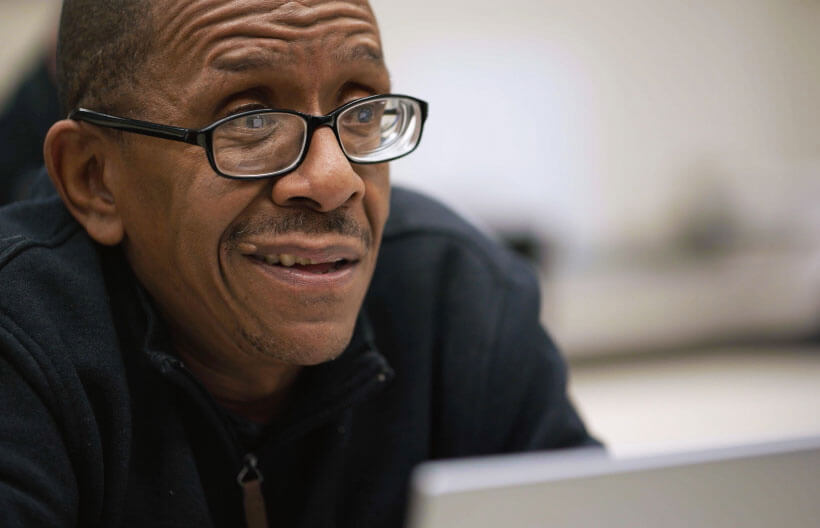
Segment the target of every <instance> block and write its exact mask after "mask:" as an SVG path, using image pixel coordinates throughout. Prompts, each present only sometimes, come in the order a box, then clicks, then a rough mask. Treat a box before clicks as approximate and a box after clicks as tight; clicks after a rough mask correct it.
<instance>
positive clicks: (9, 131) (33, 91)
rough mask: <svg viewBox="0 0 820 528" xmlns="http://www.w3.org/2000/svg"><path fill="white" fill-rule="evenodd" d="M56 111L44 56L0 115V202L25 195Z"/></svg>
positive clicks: (1, 203) (55, 102)
mask: <svg viewBox="0 0 820 528" xmlns="http://www.w3.org/2000/svg"><path fill="white" fill-rule="evenodd" d="M59 114H60V109H59V103H58V101H57V88H56V87H55V85H54V81H53V80H52V77H51V74H50V72H49V69H48V61H47V60H46V59H45V58H44V59H43V60H41V61H39V64H38V66H37V68H36V69H34V70H33V71H32V72H31V73H29V74H28V75H27V76H26V77H25V78H24V79H23V81H22V83H21V84H20V85H19V86H18V87H17V90H16V91H15V92H14V93H13V94H12V96H11V98H10V99H8V100H7V101H6V103H5V104H4V105H3V112H2V114H0V205H3V204H7V203H9V202H13V201H16V200H20V199H23V198H26V197H28V196H29V194H30V191H31V185H32V183H33V180H34V175H35V174H36V173H37V171H38V170H39V169H40V168H41V167H42V166H43V140H44V139H45V137H46V132H48V129H49V128H50V127H51V125H52V124H53V123H54V122H55V121H57V120H58V119H59V118H60V115H59Z"/></svg>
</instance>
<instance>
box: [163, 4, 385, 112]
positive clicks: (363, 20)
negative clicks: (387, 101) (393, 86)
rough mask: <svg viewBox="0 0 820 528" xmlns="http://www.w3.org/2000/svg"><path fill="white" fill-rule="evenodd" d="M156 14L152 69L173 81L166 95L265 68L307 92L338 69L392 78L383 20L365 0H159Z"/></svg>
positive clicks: (270, 74)
mask: <svg viewBox="0 0 820 528" xmlns="http://www.w3.org/2000/svg"><path fill="white" fill-rule="evenodd" d="M152 18H153V20H154V24H153V25H154V28H155V32H154V35H155V42H154V50H155V52H154V57H155V60H153V61H151V62H152V63H153V64H152V66H149V67H150V68H151V70H152V72H153V73H154V77H155V79H154V80H155V81H157V82H158V83H159V84H160V85H162V84H164V82H163V81H165V80H169V81H170V83H169V88H168V90H167V91H166V90H165V89H163V88H161V87H160V88H159V91H160V92H161V94H158V95H161V96H162V97H169V96H172V95H173V94H171V93H170V92H172V90H173V89H172V88H170V86H171V85H176V87H177V88H179V86H180V83H182V84H183V85H186V84H187V83H193V84H198V85H210V87H211V88H213V87H215V86H218V85H220V86H221V85H222V84H229V83H232V82H233V81H234V80H235V79H236V78H239V77H242V76H243V75H244V76H245V77H252V76H257V78H259V77H258V75H259V74H262V75H264V76H268V77H276V78H277V79H278V80H280V81H287V82H289V83H291V85H292V87H293V88H295V89H297V90H299V91H301V92H303V93H304V92H307V91H309V89H310V86H308V85H309V84H311V83H312V84H313V85H314V86H318V85H320V84H321V83H323V82H324V83H328V82H330V81H329V79H331V78H332V77H333V76H334V75H337V76H338V75H339V72H353V73H355V72H362V74H363V75H365V76H367V75H369V74H372V75H373V76H382V77H383V78H384V79H385V81H386V82H385V83H382V84H385V85H386V84H388V83H389V80H388V77H387V70H386V67H385V65H384V61H383V58H382V49H381V40H380V35H379V30H378V26H377V24H376V20H375V17H374V15H373V12H372V10H371V8H370V6H369V4H368V3H367V1H365V0H303V1H300V2H294V1H290V2H285V1H282V0H193V1H192V0H179V1H173V2H162V1H159V2H155V3H154V13H153V17H152ZM368 72H370V73H368ZM334 82H335V81H334ZM147 88H149V89H150V88H151V87H150V86H149V87H147ZM191 95H195V94H194V93H189V94H188V96H191ZM180 97H181V96H180Z"/></svg>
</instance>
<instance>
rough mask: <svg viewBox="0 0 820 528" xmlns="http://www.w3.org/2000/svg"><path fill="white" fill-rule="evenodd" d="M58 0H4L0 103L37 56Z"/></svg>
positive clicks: (0, 17) (0, 14)
mask: <svg viewBox="0 0 820 528" xmlns="http://www.w3.org/2000/svg"><path fill="white" fill-rule="evenodd" d="M56 5H58V2H56V1H54V0H26V1H23V0H0V103H2V101H3V100H4V99H5V97H6V96H7V95H8V94H9V90H11V89H12V88H13V87H14V85H15V84H16V83H17V81H18V80H19V79H20V75H22V73H23V72H24V71H25V69H26V68H28V67H29V65H30V64H31V62H32V61H34V60H35V59H36V56H37V53H38V50H39V49H40V46H42V44H43V42H44V40H45V35H46V34H47V32H48V31H49V28H50V26H51V24H53V23H54V20H55V17H56V16H57V14H56V12H57V8H56V7H55V6H56Z"/></svg>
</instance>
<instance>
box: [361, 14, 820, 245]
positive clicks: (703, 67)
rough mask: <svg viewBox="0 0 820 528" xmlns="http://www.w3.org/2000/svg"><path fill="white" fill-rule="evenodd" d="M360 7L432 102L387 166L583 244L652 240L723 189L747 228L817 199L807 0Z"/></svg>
mask: <svg viewBox="0 0 820 528" xmlns="http://www.w3.org/2000/svg"><path fill="white" fill-rule="evenodd" d="M374 8H375V10H376V12H377V15H378V16H379V19H380V22H381V25H382V30H383V33H384V35H383V38H384V43H385V48H386V51H387V54H388V61H389V64H390V65H391V66H392V70H393V76H394V86H395V89H396V90H398V91H406V92H411V93H414V94H418V95H419V96H421V97H424V98H427V99H428V100H429V102H430V103H431V116H430V120H429V128H428V130H427V132H426V137H425V138H424V145H423V146H422V147H421V149H420V150H419V151H418V153H417V155H414V156H413V157H412V158H409V159H407V160H404V161H400V162H398V163H396V164H395V167H394V176H395V180H397V181H400V182H406V183H407V184H412V185H416V186H419V187H423V188H425V189H428V190H430V191H432V192H434V193H435V194H437V195H439V196H441V197H443V198H444V199H446V200H448V201H450V202H451V203H453V204H455V205H456V206H457V207H460V208H462V209H466V210H468V211H469V212H471V213H472V214H474V215H477V216H479V217H481V218H483V219H485V220H487V221H489V222H493V223H499V224H501V225H502V226H503V225H505V224H507V225H509V224H515V223H527V222H529V223H531V224H533V225H535V226H536V227H537V228H538V229H539V230H540V231H543V232H547V233H550V232H552V233H555V234H557V235H558V236H559V237H560V238H561V241H562V243H563V244H564V245H565V247H567V248H568V249H571V250H574V251H576V252H581V253H584V252H589V251H595V250H597V249H600V248H608V247H617V246H619V245H624V244H629V245H635V244H658V243H662V242H663V241H664V240H666V239H667V238H669V237H670V236H672V235H673V234H674V233H675V231H676V229H678V225H677V221H678V220H679V219H680V218H681V216H686V214H687V209H688V208H689V207H690V206H692V205H695V204H697V203H698V202H701V201H702V200H704V199H709V198H708V197H709V196H710V195H712V194H713V193H717V192H720V191H722V192H723V193H724V198H723V199H722V200H723V201H724V202H726V203H725V205H735V206H737V207H738V209H737V211H735V214H736V215H737V216H739V217H740V218H739V219H740V220H741V221H742V222H743V224H744V225H745V226H746V228H747V229H750V230H761V229H764V230H771V229H774V228H777V225H773V224H784V223H785V225H783V226H782V228H781V230H785V231H791V230H792V228H794V225H793V224H794V223H795V220H794V218H793V215H794V214H799V215H804V216H805V215H809V216H811V213H807V212H806V211H807V209H816V208H814V207H813V204H814V203H816V202H817V199H818V198H820V188H818V186H817V184H816V182H817V181H819V180H820V178H818V176H820V174H818V172H820V163H819V162H820V104H817V98H818V97H820V30H818V28H820V2H818V1H816V0H713V1H710V2H685V1H682V0H681V1H672V0H666V1H651V0H624V1H621V2H594V1H591V0H540V1H538V2H533V1H528V0H506V1H505V2H503V3H499V2H489V1H485V0H478V1H477V0H447V1H446V2H444V1H441V0H417V1H415V2H394V1H392V0H374ZM813 220H814V221H816V220H817V218H814V219H813ZM798 224H800V222H798ZM800 225H802V224H800ZM775 230H776V229H775ZM811 232H812V233H816V231H811Z"/></svg>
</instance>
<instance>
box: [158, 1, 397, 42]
mask: <svg viewBox="0 0 820 528" xmlns="http://www.w3.org/2000/svg"><path fill="white" fill-rule="evenodd" d="M249 4H250V3H249V2H225V1H224V0H204V1H202V2H178V3H175V5H173V6H169V8H168V9H163V11H162V12H161V13H160V15H161V16H159V17H157V18H158V19H159V20H158V26H161V28H159V29H158V31H157V36H158V40H159V41H160V46H159V48H160V49H163V48H164V49H166V50H170V49H172V48H173V47H178V48H180V51H181V52H183V53H192V52H196V51H200V50H201V48H203V47H206V46H208V40H209V39H207V38H202V39H200V38H198V37H199V34H200V33H201V32H203V31H213V30H214V29H216V33H215V35H213V36H212V37H214V38H215V39H216V40H220V39H222V38H225V37H227V36H228V35H231V36H233V37H236V36H239V35H241V36H245V37H249V38H267V39H272V40H276V39H281V40H284V41H298V40H304V39H311V38H315V37H316V36H317V35H319V34H320V33H321V32H322V31H327V30H328V27H327V26H328V25H342V24H347V25H348V26H349V27H346V28H345V29H346V30H347V33H348V34H353V33H365V32H367V33H372V36H373V40H374V46H375V48H376V49H380V48H381V42H380V38H379V35H378V29H377V26H376V20H375V18H374V16H373V13H372V11H371V10H370V7H369V5H368V4H367V2H356V3H355V4H353V3H351V2H350V1H338V0H335V1H334V0H331V1H328V0H318V2H314V4H313V5H308V4H306V3H299V2H292V1H291V2H281V1H262V2H257V3H255V4H254V5H249ZM163 8H165V6H163ZM163 20H164V22H163ZM240 26H241V27H240ZM331 29H332V28H331ZM162 40H165V41H166V42H162ZM211 42H213V41H211Z"/></svg>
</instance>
